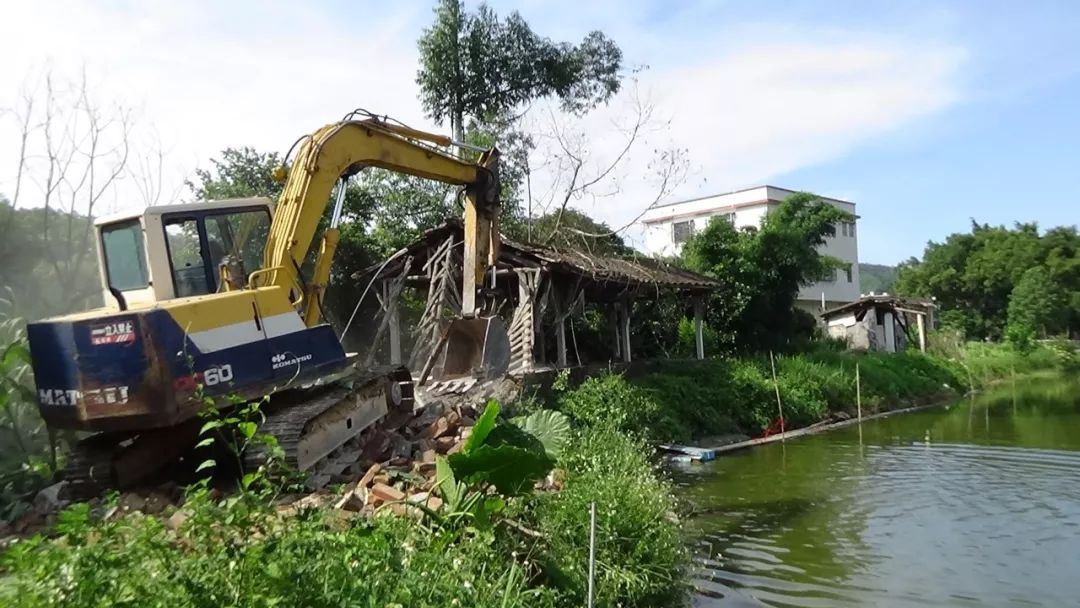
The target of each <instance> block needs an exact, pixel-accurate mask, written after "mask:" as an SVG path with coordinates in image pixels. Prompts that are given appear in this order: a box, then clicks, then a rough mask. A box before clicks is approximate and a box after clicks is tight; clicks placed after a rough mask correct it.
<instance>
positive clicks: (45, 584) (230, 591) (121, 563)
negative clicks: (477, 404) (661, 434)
mask: <svg viewBox="0 0 1080 608" xmlns="http://www.w3.org/2000/svg"><path fill="white" fill-rule="evenodd" d="M497 410H498V408H497V407H495V406H489V408H488V410H487V411H485V414H484V416H482V417H480V418H479V419H478V420H477V423H476V426H475V427H473V429H472V434H471V435H470V437H469V440H468V441H467V442H466V447H465V448H464V450H463V451H462V452H461V453H460V454H456V455H453V456H451V457H449V458H448V459H446V460H443V461H440V462H439V465H438V466H439V467H440V469H439V474H438V479H439V481H438V482H437V487H436V491H437V493H438V494H440V495H441V496H442V498H443V500H444V505H443V507H442V508H441V509H440V510H439V512H437V513H436V512H429V513H426V514H423V515H422V516H421V514H420V513H415V512H414V515H416V517H412V518H405V517H397V516H392V515H389V510H387V513H386V514H385V516H383V515H376V516H375V517H372V518H364V517H356V516H355V514H353V515H350V514H349V513H346V512H344V511H338V510H336V509H318V508H317V509H308V510H301V511H299V513H298V514H295V515H290V516H283V515H282V514H281V513H279V512H278V510H276V509H275V508H274V500H275V496H276V492H277V491H278V490H279V489H280V488H276V487H274V486H273V485H271V484H269V483H268V480H265V479H262V478H260V479H258V480H256V482H255V483H252V484H250V487H251V488H252V489H251V490H248V491H243V492H239V493H238V494H236V495H234V496H232V497H229V498H226V499H224V500H212V499H211V498H210V497H211V496H212V494H211V493H210V492H208V491H207V490H206V487H205V485H202V486H200V485H197V486H196V487H195V488H194V489H193V490H191V493H190V495H189V497H188V499H187V502H186V504H185V505H184V506H183V508H182V511H180V512H178V513H179V515H177V514H174V515H173V516H172V517H170V518H168V519H160V518H157V517H152V516H144V515H142V514H139V513H137V512H136V513H132V514H130V515H126V516H122V517H108V516H103V513H102V512H104V513H108V512H109V509H107V508H106V509H102V510H97V511H96V512H95V511H93V510H92V509H91V508H90V507H89V506H88V505H86V504H79V505H75V506H73V507H70V508H69V509H68V510H66V511H64V512H63V513H61V514H60V517H59V522H58V525H57V526H56V528H55V530H53V531H52V532H51V533H50V535H49V537H48V538H46V537H43V536H38V537H34V538H32V539H26V540H22V541H19V542H17V543H16V544H15V545H14V546H12V547H10V548H9V549H8V550H7V551H6V552H5V553H4V554H3V555H0V605H3V606H12V607H17V606H41V605H51V606H73V607H74V606H80V607H82V606H169V607H170V608H182V607H188V606H221V605H231V606H312V607H315V606H327V607H329V606H366V607H371V608H386V607H410V608H411V607H418V608H419V607H433V608H434V607H440V608H442V607H446V606H477V607H489V606H490V607H499V608H508V607H518V606H520V607H525V606H530V607H531V606H540V607H544V606H550V607H560V606H567V607H570V606H573V607H578V606H582V605H584V604H585V594H586V587H587V564H588V560H587V558H588V538H589V518H590V515H589V505H590V504H591V503H594V502H595V503H596V505H597V514H596V517H597V543H596V555H597V578H596V590H597V602H596V605H597V606H642V607H644V606H658V605H665V606H667V605H679V604H680V603H682V602H681V599H682V598H683V597H685V590H686V586H685V583H684V582H683V581H684V579H685V577H684V575H683V571H684V567H685V564H686V554H685V552H684V548H683V538H682V536H681V532H680V528H679V524H678V522H677V521H676V520H675V519H674V516H673V511H674V498H673V496H672V491H671V487H670V486H669V485H668V483H667V482H666V481H665V480H664V479H662V477H661V476H660V475H659V474H658V472H657V471H656V469H655V468H654V465H653V463H652V462H650V457H649V455H650V449H649V448H648V446H647V445H646V444H645V443H644V442H643V441H642V440H641V439H639V438H636V437H628V436H625V435H622V434H619V433H617V432H615V431H613V430H612V429H611V428H610V427H609V426H605V425H591V424H588V423H577V424H575V425H574V427H573V428H569V427H567V426H566V424H565V422H566V419H565V417H562V416H559V415H558V414H556V413H552V412H539V413H538V414H537V415H536V416H530V417H524V418H514V419H508V418H506V417H504V419H503V420H502V421H501V422H500V423H499V424H498V425H495V424H494V420H495V417H496V415H497ZM489 412H490V420H488V419H489ZM553 417H555V418H560V419H561V422H560V420H552V418H553ZM486 420H487V421H486ZM481 435H483V436H481ZM485 437H486V438H485ZM511 461H513V462H516V463H518V464H520V463H522V462H524V463H527V464H530V466H529V467H523V466H517V465H515V466H512V467H510V468H507V467H506V466H505V463H508V462H511ZM552 466H554V467H557V468H555V469H554V470H553V471H552V472H551V475H553V476H557V477H558V478H559V480H558V483H557V484H556V485H558V486H561V490H559V491H555V492H533V491H532V483H533V480H534V479H535V478H536V475H540V476H542V475H544V472H545V471H547V470H548V469H549V468H551V467H552ZM526 469H528V474H527V475H525V474H524V473H523V471H525V470H526ZM534 474H535V475H534ZM523 475H524V477H523ZM518 478H521V479H524V480H525V481H526V482H527V483H526V484H524V485H522V484H518V483H516V480H517V479H518ZM259 488H261V489H259ZM417 510H419V509H417Z"/></svg>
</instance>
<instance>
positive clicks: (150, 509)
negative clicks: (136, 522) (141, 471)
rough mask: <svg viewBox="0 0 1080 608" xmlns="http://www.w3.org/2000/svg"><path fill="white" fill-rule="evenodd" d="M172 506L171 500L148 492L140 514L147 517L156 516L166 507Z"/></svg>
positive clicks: (160, 494)
mask: <svg viewBox="0 0 1080 608" xmlns="http://www.w3.org/2000/svg"><path fill="white" fill-rule="evenodd" d="M171 504H172V500H170V499H169V497H168V496H166V495H164V494H162V493H160V492H150V494H148V495H147V496H146V501H145V504H144V505H143V508H142V512H143V513H146V514H147V515H157V514H158V513H161V512H162V511H164V510H165V508H166V507H168V506H169V505H171Z"/></svg>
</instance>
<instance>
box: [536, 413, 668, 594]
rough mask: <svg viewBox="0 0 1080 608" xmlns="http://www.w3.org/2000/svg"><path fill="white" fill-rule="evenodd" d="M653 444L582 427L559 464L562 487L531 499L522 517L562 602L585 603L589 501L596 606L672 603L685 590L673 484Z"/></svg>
mask: <svg viewBox="0 0 1080 608" xmlns="http://www.w3.org/2000/svg"><path fill="white" fill-rule="evenodd" d="M651 455H652V450H651V448H650V447H649V446H648V445H646V444H645V443H644V442H642V441H641V440H638V439H634V438H631V437H628V436H626V435H623V434H622V433H620V432H618V431H616V430H614V429H609V428H594V429H589V430H587V431H583V432H579V433H578V434H577V435H576V436H575V438H574V439H573V440H572V441H571V442H570V443H569V444H568V445H567V447H566V449H565V451H564V453H563V457H562V458H561V460H560V464H561V465H562V467H564V469H565V471H566V481H565V485H564V487H563V489H562V491H561V492H558V493H555V494H542V495H537V496H534V497H532V498H531V499H530V501H529V504H528V505H527V506H526V507H525V508H524V509H523V510H524V511H525V515H524V517H525V519H526V521H527V522H528V523H529V524H530V525H531V526H533V527H534V528H535V529H536V530H537V531H538V532H540V533H541V534H542V535H543V537H544V540H543V541H541V544H542V546H543V549H542V550H540V551H537V553H538V561H540V562H541V564H542V565H543V569H544V572H545V574H547V576H548V577H550V578H553V579H555V580H558V581H560V583H561V584H560V587H561V588H562V589H563V590H564V592H565V596H564V598H563V603H564V605H567V606H581V605H584V603H585V592H586V586H587V580H588V579H587V576H588V543H587V542H586V540H587V539H588V537H589V505H590V504H592V503H595V504H596V561H597V570H596V572H597V577H596V605H597V606H600V607H609V606H611V607H613V606H627V607H630V606H640V607H646V606H677V605H680V604H681V600H682V599H683V598H684V596H685V594H686V591H687V583H686V580H687V579H686V571H685V565H686V563H687V562H686V559H687V555H686V549H685V546H686V545H685V539H684V538H683V536H682V533H681V529H680V526H679V524H678V522H677V520H676V519H675V518H674V515H673V513H672V509H673V505H674V502H675V498H674V496H673V495H672V492H673V490H672V487H671V485H670V483H668V482H667V481H665V480H663V479H662V478H661V477H660V476H659V475H658V474H657V472H656V471H655V470H654V468H653V465H652V463H651V462H650V460H649V459H650V457H651Z"/></svg>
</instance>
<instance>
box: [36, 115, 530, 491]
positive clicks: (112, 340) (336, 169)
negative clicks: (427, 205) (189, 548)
mask: <svg viewBox="0 0 1080 608" xmlns="http://www.w3.org/2000/svg"><path fill="white" fill-rule="evenodd" d="M298 143H299V148H298V150H297V154H296V156H295V158H294V159H293V160H292V162H291V164H289V165H288V168H287V169H286V168H285V167H282V168H281V169H280V170H279V173H278V175H277V177H278V178H280V179H283V180H284V190H283V192H282V194H281V196H280V199H279V200H278V202H277V204H276V205H274V204H273V203H271V201H270V200H268V199H258V198H257V199H240V200H225V201H209V202H197V203H190V204H183V205H171V206H160V207H150V208H147V209H146V210H145V211H143V212H141V213H138V214H130V215H127V216H119V217H110V218H103V219H100V220H98V221H97V222H96V223H95V224H96V225H95V228H96V233H97V245H98V256H99V261H100V266H101V281H102V286H103V291H104V295H105V298H106V302H107V303H108V305H107V306H106V307H105V308H103V309H98V310H91V311H87V312H82V313H76V314H71V315H66V316H62V317H55V318H49V319H45V320H42V321H37V322H33V323H30V324H28V327H27V336H28V339H29V343H30V351H31V356H32V361H33V369H34V379H35V383H36V385H37V394H38V405H39V410H40V412H41V415H42V416H43V418H44V419H45V421H46V423H47V424H48V425H49V426H50V427H51V428H54V429H71V430H78V431H92V432H94V433H95V434H93V435H91V436H89V437H88V438H86V439H84V440H82V441H80V442H79V443H78V444H77V445H76V446H74V448H73V449H72V450H71V452H70V453H69V456H68V466H67V468H66V471H65V478H66V479H67V481H68V482H69V489H70V491H71V492H72V494H73V495H87V494H93V493H95V492H98V491H100V490H101V489H104V488H109V487H126V486H129V485H132V484H135V483H137V482H139V481H141V480H143V479H145V478H146V477H148V476H149V475H151V474H153V473H154V472H156V471H158V470H160V469H161V468H162V467H163V466H165V465H167V464H169V463H170V462H173V461H175V460H177V459H179V458H180V457H181V456H182V454H184V453H185V452H186V451H188V450H190V449H191V447H192V445H193V444H194V443H196V441H197V434H198V430H199V428H200V426H201V425H200V422H201V421H200V419H199V416H198V414H199V412H200V411H201V410H202V409H203V408H204V407H205V405H206V404H205V401H206V400H207V398H211V399H213V398H215V397H218V398H224V397H225V396H229V398H230V401H232V402H235V401H236V397H239V398H240V399H246V400H253V399H257V398H261V397H262V396H264V395H270V394H272V395H274V397H273V398H272V399H271V400H270V406H269V408H268V409H267V410H266V413H265V422H264V423H263V425H262V428H261V432H262V433H266V434H270V435H273V436H274V437H276V438H277V440H278V443H279V445H280V446H281V447H282V448H283V449H284V452H285V455H286V458H287V461H288V462H289V464H291V465H292V466H293V467H295V468H297V469H299V470H301V471H305V472H307V473H308V476H309V480H315V481H313V485H318V483H320V481H319V480H322V481H325V480H327V479H329V477H330V476H331V475H332V474H333V473H334V471H328V470H326V467H332V466H333V463H332V462H331V461H332V460H333V458H328V456H330V455H332V454H334V453H335V451H336V450H338V449H339V448H341V446H343V445H345V444H346V443H347V442H350V441H353V440H354V439H355V438H356V437H357V436H358V435H359V434H360V433H361V431H363V430H364V429H365V428H367V427H368V426H370V425H371V424H372V423H374V422H375V421H377V420H378V419H379V418H381V417H382V416H384V415H385V414H386V412H387V411H388V409H389V408H394V407H401V406H403V405H408V404H410V403H411V396H412V389H413V385H412V378H411V375H410V373H409V371H408V370H406V369H404V368H402V367H391V368H380V369H359V368H358V366H357V358H356V356H355V354H350V353H346V352H345V349H344V348H343V346H342V343H341V340H340V339H339V336H338V335H337V334H336V333H335V330H334V328H333V327H331V325H330V324H329V323H328V322H327V321H326V319H325V315H324V313H323V297H324V294H325V291H326V288H327V284H328V283H329V279H330V274H331V272H330V271H331V267H332V262H333V259H334V253H335V250H336V247H337V243H338V237H339V228H338V227H339V224H340V222H341V217H342V207H343V203H344V197H345V188H346V180H347V179H348V178H349V177H350V176H352V175H354V174H356V173H357V172H359V171H361V170H362V169H364V168H366V167H379V168H382V169H387V170H390V171H395V172H400V173H403V174H408V175H413V176H418V177H422V178H427V179H431V180H436V181H440V182H444V183H447V184H453V185H457V186H461V187H463V189H464V201H463V202H464V208H465V212H464V214H465V217H464V221H465V234H466V237H465V243H464V269H463V272H462V275H463V282H462V311H461V316H460V317H459V318H457V319H455V320H453V321H452V322H451V323H450V324H449V326H448V327H447V328H446V335H447V336H448V340H445V341H444V344H443V346H442V348H443V349H445V350H444V351H443V356H444V357H446V356H448V355H450V353H453V355H452V356H454V357H457V358H458V359H461V358H465V359H467V360H455V361H454V362H452V364H449V365H444V366H442V367H443V368H444V369H454V370H458V372H459V373H477V374H479V373H484V374H486V375H489V376H490V375H495V374H500V373H502V372H505V370H506V368H507V366H508V364H509V340H508V338H507V335H506V330H505V326H503V325H502V322H501V321H500V320H499V319H498V317H494V316H490V317H488V316H485V314H486V311H484V310H481V309H479V308H478V305H477V303H478V302H479V301H483V300H484V299H483V298H482V297H481V298H478V293H480V292H481V290H482V289H483V285H484V279H485V276H487V273H488V272H489V271H490V270H493V269H494V264H495V260H496V259H497V257H498V251H499V225H498V217H499V188H500V182H499V153H498V150H497V149H494V148H492V149H489V150H482V151H481V150H479V149H476V148H473V147H471V146H467V145H466V144H462V143H460V142H453V141H451V140H450V139H449V138H447V137H443V136H439V135H434V134H430V133H425V132H421V131H417V130H414V129H411V128H408V127H405V126H403V125H401V124H399V123H393V122H390V121H389V120H387V119H384V118H379V117H376V116H372V115H370V114H366V115H361V116H360V117H357V115H356V113H354V114H352V115H350V116H349V117H347V118H346V119H345V120H342V121H340V122H336V123H333V124H329V125H326V126H324V127H322V128H321V129H319V130H317V131H315V132H314V133H312V134H311V135H309V136H306V137H304V138H302V140H298ZM454 146H456V147H458V149H459V150H461V153H462V154H468V153H471V152H476V151H480V152H481V153H480V154H479V158H478V159H476V160H465V159H462V158H460V157H459V155H457V154H454V153H452V152H451V151H450V148H452V147H454ZM294 147H295V146H294ZM286 157H287V158H286V161H287V160H288V155H286ZM335 187H336V193H335V192H334V191H335ZM332 195H333V198H334V207H333V210H332V213H331V215H330V222H329V227H328V228H326V229H324V230H323V231H322V234H321V239H320V241H319V243H318V249H317V251H311V253H312V255H313V260H314V264H313V266H310V268H312V269H313V270H311V271H310V273H308V272H303V271H302V268H305V261H306V260H309V251H310V250H311V248H312V246H313V244H314V242H315V239H316V236H317V235H316V233H317V232H318V231H319V226H320V222H321V220H322V218H323V216H324V213H325V211H326V209H327V205H328V204H329V202H330V199H331V197H332ZM309 263H310V262H309ZM308 275H309V276H308ZM492 276H493V275H492ZM257 457H258V455H257V454H256V455H249V458H257Z"/></svg>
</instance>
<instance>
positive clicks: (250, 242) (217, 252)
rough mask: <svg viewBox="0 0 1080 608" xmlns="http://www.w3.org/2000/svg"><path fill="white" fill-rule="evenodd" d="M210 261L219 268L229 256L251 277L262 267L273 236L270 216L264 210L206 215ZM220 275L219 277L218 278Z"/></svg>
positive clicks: (244, 273)
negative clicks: (266, 248)
mask: <svg viewBox="0 0 1080 608" xmlns="http://www.w3.org/2000/svg"><path fill="white" fill-rule="evenodd" d="M205 221H206V239H207V243H208V244H209V247H210V260H211V262H212V263H213V267H214V268H217V267H218V266H219V265H220V264H221V261H222V259H223V258H224V257H225V256H229V257H231V258H232V259H233V260H234V261H237V262H239V263H240V265H241V267H242V268H243V275H244V276H247V275H249V274H251V273H252V272H254V271H256V270H258V268H259V267H260V266H261V265H262V261H263V260H262V258H263V249H264V248H265V247H266V238H267V236H268V235H269V234H270V214H269V213H267V212H266V211H265V210H264V209H250V210H244V211H229V212H226V213H216V214H213V215H207V216H206V220H205ZM216 278H217V275H216V274H215V279H216Z"/></svg>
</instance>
